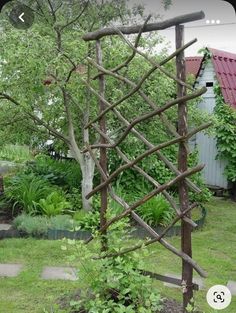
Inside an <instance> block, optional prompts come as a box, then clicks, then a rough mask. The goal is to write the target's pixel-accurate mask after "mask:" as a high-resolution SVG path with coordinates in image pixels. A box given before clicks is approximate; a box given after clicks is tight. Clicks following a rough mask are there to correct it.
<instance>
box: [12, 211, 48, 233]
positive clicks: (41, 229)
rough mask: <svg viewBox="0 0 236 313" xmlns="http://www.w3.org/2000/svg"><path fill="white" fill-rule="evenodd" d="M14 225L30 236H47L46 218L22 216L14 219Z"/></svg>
mask: <svg viewBox="0 0 236 313" xmlns="http://www.w3.org/2000/svg"><path fill="white" fill-rule="evenodd" d="M13 225H14V226H15V227H16V228H17V229H18V230H20V231H23V232H26V233H27V234H29V235H32V236H36V237H41V236H44V235H46V234H47V230H48V219H47V217H45V216H37V217H33V216H30V215H27V214H21V215H19V216H17V217H16V218H15V219H14V221H13Z"/></svg>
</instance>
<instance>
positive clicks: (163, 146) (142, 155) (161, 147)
mask: <svg viewBox="0 0 236 313" xmlns="http://www.w3.org/2000/svg"><path fill="white" fill-rule="evenodd" d="M209 125H211V123H207V124H204V125H202V126H200V127H198V128H196V129H194V130H192V131H191V133H188V134H186V135H184V136H181V137H179V138H175V139H172V140H170V141H167V142H164V143H161V144H159V145H158V146H156V147H154V148H152V149H149V150H147V151H145V152H144V153H142V154H140V155H139V156H138V157H137V158H136V159H134V160H132V161H130V162H129V163H126V164H124V165H122V166H120V167H119V168H118V169H117V170H115V171H114V172H113V173H112V174H111V175H110V176H109V177H107V179H106V180H105V181H104V182H103V183H101V184H100V185H98V186H97V187H95V188H94V189H93V190H92V191H91V192H90V193H89V194H88V195H87V196H86V198H87V199H89V198H90V197H92V196H93V195H94V194H95V193H96V192H98V191H99V190H101V189H102V188H104V187H105V186H107V185H108V184H110V182H112V180H114V179H115V178H116V177H117V175H119V174H120V173H121V172H123V171H124V170H127V169H129V168H130V167H133V166H134V165H135V164H137V163H138V162H140V161H141V160H143V159H144V158H145V157H147V156H149V155H151V154H153V153H154V152H156V151H158V150H160V149H163V148H166V147H168V146H170V145H173V144H176V143H178V142H180V141H184V140H186V139H187V138H189V137H192V136H193V135H195V134H196V133H198V132H199V131H200V130H203V129H205V128H208V127H209ZM90 148H92V147H90Z"/></svg>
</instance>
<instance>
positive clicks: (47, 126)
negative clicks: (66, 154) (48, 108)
mask: <svg viewBox="0 0 236 313" xmlns="http://www.w3.org/2000/svg"><path fill="white" fill-rule="evenodd" d="M0 96H1V97H2V98H3V99H5V100H8V101H10V102H11V103H13V104H15V105H16V106H21V105H20V103H19V102H18V101H17V100H15V99H14V98H12V97H11V96H9V95H8V94H5V93H0ZM25 114H26V115H28V116H29V117H30V118H31V119H32V120H34V121H35V122H37V123H38V124H39V125H42V126H44V127H45V128H46V129H47V130H49V131H50V132H51V133H52V134H53V135H54V136H55V137H57V138H59V139H61V140H62V141H64V142H65V143H66V144H69V138H68V137H66V136H64V135H63V134H62V133H60V132H59V131H57V130H56V129H55V128H53V127H51V126H50V125H48V124H47V123H46V122H45V121H43V120H42V119H40V118H39V117H38V116H37V115H35V114H33V113H31V112H25Z"/></svg>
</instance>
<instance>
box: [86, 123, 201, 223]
mask: <svg viewBox="0 0 236 313" xmlns="http://www.w3.org/2000/svg"><path fill="white" fill-rule="evenodd" d="M92 126H93V128H94V129H95V130H96V131H97V132H98V133H99V134H100V135H101V136H103V137H104V138H105V139H106V140H107V141H108V142H110V143H111V142H112V141H111V139H110V138H109V137H108V136H107V135H106V134H105V133H103V132H102V131H101V130H100V129H99V127H97V126H96V125H92ZM115 149H116V152H117V154H118V155H119V156H120V158H121V159H122V160H123V161H124V162H125V163H130V162H131V160H129V159H128V158H127V156H126V155H125V154H124V153H123V152H122V151H121V150H120V149H119V148H118V147H116V148H115ZM90 151H92V149H91V148H90ZM133 168H134V169H135V170H136V171H137V172H138V173H139V174H140V175H142V176H143V177H144V178H146V179H147V180H148V181H149V182H150V183H151V184H152V185H153V186H154V187H156V188H158V187H160V184H159V183H158V182H157V181H156V180H155V179H154V178H153V177H151V176H150V175H148V174H147V173H146V172H145V171H144V170H143V169H142V168H140V167H138V166H137V165H134V166H133ZM163 195H164V197H165V198H166V200H167V201H168V202H169V203H170V205H171V206H172V207H173V209H174V210H175V211H176V213H177V215H180V214H181V211H180V210H179V208H178V207H177V205H176V203H175V200H174V199H173V198H172V196H171V195H170V194H169V193H168V192H167V191H166V190H164V191H163ZM183 219H184V220H185V222H187V223H189V224H190V225H192V227H194V228H195V227H196V226H197V224H195V223H194V222H193V221H192V220H191V219H190V218H188V217H184V218H183Z"/></svg>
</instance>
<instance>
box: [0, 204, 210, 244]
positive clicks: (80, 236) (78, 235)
mask: <svg viewBox="0 0 236 313" xmlns="http://www.w3.org/2000/svg"><path fill="white" fill-rule="evenodd" d="M206 215H207V211H206V209H205V208H202V209H201V217H200V218H199V219H198V220H195V223H196V224H197V225H198V226H197V228H196V229H201V228H202V227H203V225H204V223H205V219H206ZM133 228H134V229H133V230H132V232H131V234H132V236H134V237H138V238H142V239H144V238H146V237H147V236H148V233H147V231H146V230H145V229H144V228H142V227H141V226H140V225H135V226H134V227H133ZM153 229H154V230H155V231H156V232H157V233H158V234H161V233H162V232H163V231H164V230H165V227H163V226H157V227H153ZM180 233H181V226H180V225H176V226H173V227H172V228H171V229H170V230H169V231H168V232H167V234H166V236H167V237H171V236H179V235H180ZM90 236H91V232H90V231H88V230H83V229H81V230H76V231H70V230H62V229H48V231H47V232H46V233H45V234H33V235H32V234H28V233H27V232H24V231H19V230H17V229H15V228H11V229H9V230H1V231H0V239H4V238H21V237H22V238H27V237H35V238H39V239H49V240H58V239H63V238H68V239H76V240H86V239H88V238H89V237H90Z"/></svg>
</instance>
